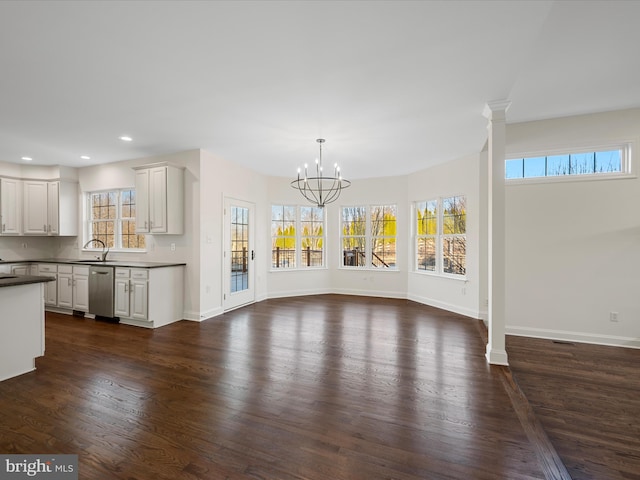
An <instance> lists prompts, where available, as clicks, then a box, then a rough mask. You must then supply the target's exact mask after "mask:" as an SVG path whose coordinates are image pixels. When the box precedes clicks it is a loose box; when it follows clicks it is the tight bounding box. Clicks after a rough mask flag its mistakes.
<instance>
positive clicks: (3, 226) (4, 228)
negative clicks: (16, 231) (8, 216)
mask: <svg viewBox="0 0 640 480" xmlns="http://www.w3.org/2000/svg"><path fill="white" fill-rule="evenodd" d="M2 231H3V232H6V231H7V226H6V225H5V224H4V223H3V224H2Z"/></svg>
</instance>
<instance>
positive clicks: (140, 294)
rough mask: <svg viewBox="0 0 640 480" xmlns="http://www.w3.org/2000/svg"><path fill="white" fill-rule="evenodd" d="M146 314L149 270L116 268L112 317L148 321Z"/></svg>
mask: <svg viewBox="0 0 640 480" xmlns="http://www.w3.org/2000/svg"><path fill="white" fill-rule="evenodd" d="M148 312H149V270H147V269H137V268H116V273H115V305H114V315H116V316H118V317H120V318H132V319H135V320H143V321H148V319H149V313H148Z"/></svg>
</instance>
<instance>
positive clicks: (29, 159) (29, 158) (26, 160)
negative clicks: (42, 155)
mask: <svg viewBox="0 0 640 480" xmlns="http://www.w3.org/2000/svg"><path fill="white" fill-rule="evenodd" d="M22 160H24V161H25V162H30V161H31V160H33V158H31V157H22Z"/></svg>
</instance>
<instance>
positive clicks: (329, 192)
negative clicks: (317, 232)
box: [291, 138, 351, 208]
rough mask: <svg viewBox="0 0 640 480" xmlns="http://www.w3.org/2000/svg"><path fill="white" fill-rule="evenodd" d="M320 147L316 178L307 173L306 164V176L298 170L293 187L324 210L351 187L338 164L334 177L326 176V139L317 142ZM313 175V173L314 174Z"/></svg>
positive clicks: (306, 166)
mask: <svg viewBox="0 0 640 480" xmlns="http://www.w3.org/2000/svg"><path fill="white" fill-rule="evenodd" d="M316 142H318V145H319V147H320V156H319V157H318V158H316V171H315V177H310V176H309V174H308V171H307V168H308V165H307V164H306V163H305V164H304V176H303V177H301V176H300V174H301V171H300V169H299V168H298V178H297V180H294V181H293V182H291V186H292V187H293V188H295V189H297V190H298V191H300V193H301V194H302V196H303V197H304V198H306V199H307V200H308V201H309V202H311V203H315V204H316V205H318V207H320V208H324V206H325V205H326V204H327V203H331V202H333V201H335V200H337V199H338V197H339V196H340V193H341V192H342V189H343V188H347V187H348V186H349V185H351V182H350V181H349V180H345V179H344V178H342V176H341V174H340V167H339V166H338V164H337V163H336V164H334V165H333V176H324V173H323V171H322V144H323V143H324V138H318V139H317V140H316ZM312 173H313V172H312Z"/></svg>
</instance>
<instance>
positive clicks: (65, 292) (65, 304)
mask: <svg viewBox="0 0 640 480" xmlns="http://www.w3.org/2000/svg"><path fill="white" fill-rule="evenodd" d="M58 306H59V307H62V308H73V274H71V273H58Z"/></svg>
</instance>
